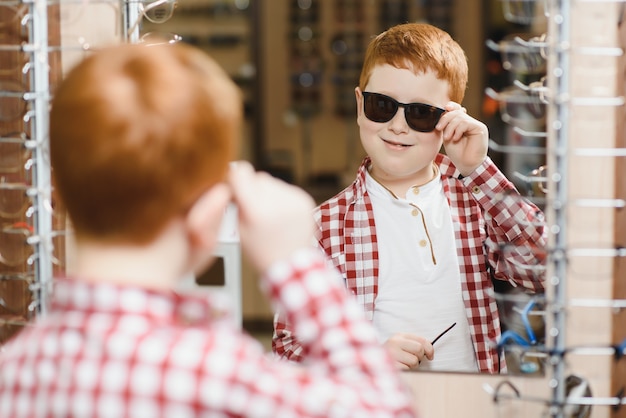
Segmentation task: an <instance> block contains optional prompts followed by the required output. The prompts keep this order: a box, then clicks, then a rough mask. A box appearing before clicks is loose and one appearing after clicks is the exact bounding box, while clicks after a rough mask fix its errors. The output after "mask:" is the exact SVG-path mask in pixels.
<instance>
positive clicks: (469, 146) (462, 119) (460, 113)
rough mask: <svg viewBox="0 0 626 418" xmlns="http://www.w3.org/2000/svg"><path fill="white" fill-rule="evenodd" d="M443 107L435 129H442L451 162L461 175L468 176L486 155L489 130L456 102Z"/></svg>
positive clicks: (444, 144) (444, 143)
mask: <svg viewBox="0 0 626 418" xmlns="http://www.w3.org/2000/svg"><path fill="white" fill-rule="evenodd" d="M445 109H446V110H447V112H446V113H445V114H444V115H443V116H442V117H441V119H440V120H439V123H438V124H437V128H436V129H437V130H438V131H442V134H443V146H444V148H445V150H446V154H447V155H448V157H450V159H451V160H452V163H453V164H454V165H455V166H456V168H457V169H458V170H459V171H460V172H461V174H462V175H463V176H468V175H470V174H471V173H472V172H473V171H474V170H475V169H476V168H477V167H478V166H479V165H481V164H482V163H483V161H484V160H485V158H486V157H487V150H488V147H489V130H488V129H487V125H485V124H484V123H482V122H480V121H478V120H476V119H474V118H473V117H471V116H470V115H468V114H467V110H466V109H465V108H464V107H461V105H460V104H458V103H454V102H450V103H448V104H447V105H446V107H445Z"/></svg>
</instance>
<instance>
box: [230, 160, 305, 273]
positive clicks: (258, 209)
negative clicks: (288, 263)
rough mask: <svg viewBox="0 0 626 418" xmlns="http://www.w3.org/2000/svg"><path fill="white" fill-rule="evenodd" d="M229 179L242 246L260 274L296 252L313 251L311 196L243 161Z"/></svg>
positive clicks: (233, 168) (233, 166) (233, 167)
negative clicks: (302, 250)
mask: <svg viewBox="0 0 626 418" xmlns="http://www.w3.org/2000/svg"><path fill="white" fill-rule="evenodd" d="M229 176H230V177H229V183H230V186H231V189H232V192H233V196H234V201H235V203H236V204H237V210H238V213H239V236H240V240H241V245H242V247H243V249H244V250H245V251H246V255H247V256H248V257H249V259H250V261H252V263H253V264H254V266H255V267H256V268H257V269H258V270H259V271H260V272H261V273H263V272H265V271H266V270H267V268H268V267H269V266H271V265H272V264H273V263H274V262H277V261H280V260H285V259H287V258H288V257H290V256H291V255H292V254H293V253H294V252H295V251H297V250H299V249H302V248H309V247H311V242H313V232H314V227H315V223H314V220H313V215H312V213H313V208H314V207H315V202H314V200H313V198H312V197H311V196H310V195H309V194H307V193H306V192H305V191H304V190H302V189H300V188H298V187H296V186H292V185H290V184H287V183H285V182H284V181H282V180H279V179H277V178H274V177H272V176H270V175H269V174H267V173H263V172H255V171H254V168H253V167H252V165H250V164H249V163H247V162H244V161H241V162H237V163H235V164H232V166H231V169H230V174H229Z"/></svg>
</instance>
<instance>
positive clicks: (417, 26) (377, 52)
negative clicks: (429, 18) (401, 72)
mask: <svg viewBox="0 0 626 418" xmlns="http://www.w3.org/2000/svg"><path fill="white" fill-rule="evenodd" d="M383 64H389V65H392V66H394V67H396V68H407V69H411V70H412V71H413V72H415V73H416V74H419V73H424V72H426V71H428V70H432V71H433V72H434V73H435V74H436V75H437V78H439V79H441V80H444V81H447V82H448V83H449V85H450V92H449V95H450V99H451V100H453V101H455V102H457V103H461V102H462V101H463V98H464V97H465V89H466V87H467V80H468V72H469V71H468V65H467V57H466V55H465V52H464V51H463V48H461V46H460V45H459V44H458V43H457V42H456V41H455V40H454V39H452V37H451V36H450V35H449V34H448V33H447V32H445V31H443V30H441V29H439V28H437V27H435V26H432V25H429V24H426V23H405V24H401V25H396V26H393V27H391V28H390V29H388V30H387V31H385V32H382V33H381V34H380V35H378V36H376V37H375V38H374V39H373V40H372V41H371V42H370V44H369V45H368V47H367V51H366V52H365V61H364V63H363V67H362V69H361V77H360V80H359V87H360V88H361V90H365V87H366V86H367V83H368V82H369V79H370V76H371V74H372V71H373V69H374V67H376V66H377V65H383Z"/></svg>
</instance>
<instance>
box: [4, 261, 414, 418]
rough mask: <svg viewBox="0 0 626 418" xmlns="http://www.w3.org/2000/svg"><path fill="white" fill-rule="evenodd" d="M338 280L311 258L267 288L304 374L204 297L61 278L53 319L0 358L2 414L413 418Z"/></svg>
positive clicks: (281, 268)
mask: <svg viewBox="0 0 626 418" xmlns="http://www.w3.org/2000/svg"><path fill="white" fill-rule="evenodd" d="M339 282H340V281H339V280H338V278H337V277H335V275H334V273H332V271H330V270H329V269H328V268H327V266H326V265H325V262H324V260H323V257H322V256H320V255H319V254H318V253H317V251H315V250H306V251H303V252H299V253H298V254H297V255H295V256H294V258H293V259H292V260H291V261H290V262H285V263H280V264H278V265H275V266H274V268H273V269H271V271H270V272H269V273H268V274H267V275H266V277H265V279H264V282H263V285H265V287H266V288H267V289H268V294H269V295H270V298H271V299H272V301H273V302H275V303H277V305H278V306H280V307H281V309H283V310H285V311H286V312H288V318H289V321H290V322H292V323H293V324H294V325H295V329H297V330H298V334H299V335H301V336H302V340H301V343H302V346H303V347H306V349H307V351H308V352H309V359H308V360H309V364H308V367H302V366H301V365H297V364H294V363H291V362H285V361H277V360H276V359H273V358H272V357H271V356H269V355H268V354H267V353H265V352H264V350H263V347H262V346H261V345H260V344H259V343H258V342H257V341H256V340H255V339H253V338H251V337H249V336H247V335H245V334H243V333H242V332H241V331H240V330H239V329H238V328H237V327H236V326H235V325H234V322H232V321H231V319H230V318H228V316H224V311H223V310H222V309H221V308H220V306H219V305H216V304H214V303H212V302H211V301H210V300H207V298H206V297H204V298H200V297H197V296H182V295H177V294H174V293H173V292H161V291H155V290H147V289H143V288H138V287H131V286H125V285H116V284H110V283H97V284H96V283H88V282H85V281H76V280H67V279H58V280H57V281H56V283H55V286H56V287H55V297H54V304H53V307H52V310H51V312H50V313H49V315H47V316H46V317H45V318H43V319H42V320H40V321H39V322H38V323H37V324H36V325H34V326H32V327H28V328H26V329H24V330H23V331H22V332H21V333H19V334H18V335H17V336H16V337H15V338H14V339H13V340H12V341H10V342H9V343H7V344H6V345H5V347H4V351H3V353H2V354H1V355H0V416H1V417H2V418H17V417H28V418H32V417H64V418H69V417H77V418H83V417H89V418H98V417H111V418H123V417H137V418H157V417H163V418H171V417H176V418H186V417H235V416H237V417H239V416H250V417H270V418H279V417H289V418H291V417H304V416H306V417H324V418H326V417H392V416H394V417H395V416H398V417H413V416H414V412H413V411H412V410H411V407H410V402H411V398H410V394H409V391H408V389H407V387H406V386H405V385H404V383H403V382H402V380H401V378H400V376H399V375H398V373H397V371H396V370H395V368H394V366H393V362H392V361H391V359H390V358H389V356H388V355H387V353H386V352H384V350H383V349H381V347H380V345H379V344H378V342H377V340H376V336H375V331H374V330H373V328H372V327H371V325H370V324H369V323H368V321H367V320H366V319H365V318H364V317H363V314H362V310H361V309H360V307H359V306H358V305H357V304H356V303H354V302H353V301H351V298H349V297H347V295H346V294H345V289H344V288H343V286H342V285H341V284H340V283H339ZM328 312H332V315H327V313H328Z"/></svg>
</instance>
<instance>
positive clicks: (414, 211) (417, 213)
mask: <svg viewBox="0 0 626 418" xmlns="http://www.w3.org/2000/svg"><path fill="white" fill-rule="evenodd" d="M411 215H413V216H417V215H419V211H418V210H417V209H413V210H412V211H411Z"/></svg>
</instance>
